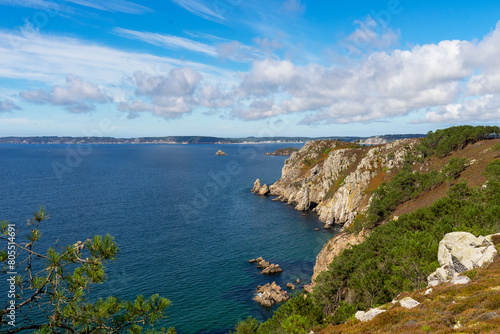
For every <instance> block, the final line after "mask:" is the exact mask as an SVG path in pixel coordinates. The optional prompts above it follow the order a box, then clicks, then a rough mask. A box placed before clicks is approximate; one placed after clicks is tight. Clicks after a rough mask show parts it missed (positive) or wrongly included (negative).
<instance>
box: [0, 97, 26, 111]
mask: <svg viewBox="0 0 500 334" xmlns="http://www.w3.org/2000/svg"><path fill="white" fill-rule="evenodd" d="M12 110H21V108H19V107H18V106H17V105H15V104H14V102H12V101H11V100H4V101H0V113H1V112H7V111H12Z"/></svg>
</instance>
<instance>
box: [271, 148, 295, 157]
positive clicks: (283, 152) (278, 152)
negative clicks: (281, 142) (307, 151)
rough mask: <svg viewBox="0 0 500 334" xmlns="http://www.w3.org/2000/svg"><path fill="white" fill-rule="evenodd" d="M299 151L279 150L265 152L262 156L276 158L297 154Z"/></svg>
mask: <svg viewBox="0 0 500 334" xmlns="http://www.w3.org/2000/svg"><path fill="white" fill-rule="evenodd" d="M298 150H299V149H298V148H295V147H287V148H279V149H277V150H276V151H274V152H273V153H271V152H266V153H264V155H278V156H290V155H292V153H294V152H297V151H298Z"/></svg>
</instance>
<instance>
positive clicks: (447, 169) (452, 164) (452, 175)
mask: <svg viewBox="0 0 500 334" xmlns="http://www.w3.org/2000/svg"><path fill="white" fill-rule="evenodd" d="M466 167H467V159H465V158H451V159H450V161H449V162H448V164H447V165H446V166H444V167H443V170H442V171H441V174H442V175H443V177H444V178H445V179H446V180H447V181H453V180H455V179H456V178H457V176H458V175H460V173H461V172H462V171H463V170H464V169H465V168H466Z"/></svg>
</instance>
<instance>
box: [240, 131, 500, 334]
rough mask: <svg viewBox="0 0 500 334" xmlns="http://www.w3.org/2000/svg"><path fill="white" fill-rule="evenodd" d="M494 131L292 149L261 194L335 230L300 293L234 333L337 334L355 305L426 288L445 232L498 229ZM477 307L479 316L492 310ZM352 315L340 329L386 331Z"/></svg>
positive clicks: (499, 177) (498, 143) (499, 167)
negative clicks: (337, 231)
mask: <svg viewBox="0 0 500 334" xmlns="http://www.w3.org/2000/svg"><path fill="white" fill-rule="evenodd" d="M499 137H500V131H499V128H498V127H471V126H461V127H454V128H449V129H445V130H438V131H436V132H435V133H432V132H430V133H429V134H428V136H427V137H426V138H423V139H407V140H400V141H396V142H394V143H391V144H385V145H377V146H371V147H365V146H360V145H354V144H347V143H341V142H336V141H322V142H313V143H308V144H306V145H305V146H304V147H303V148H302V149H301V150H300V151H299V152H296V153H294V154H292V156H291V157H290V158H289V159H288V160H287V161H286V162H285V166H284V167H283V170H282V177H281V178H280V180H278V181H277V182H275V183H274V184H273V185H271V186H270V187H268V188H269V191H268V192H267V195H274V196H277V199H279V200H282V201H284V202H287V203H288V204H291V205H294V206H295V208H296V209H297V210H312V211H315V212H316V213H317V214H318V217H319V219H321V220H322V221H324V222H325V227H329V226H331V225H332V224H340V225H341V226H342V233H340V234H339V235H337V236H335V237H334V238H333V239H332V240H330V241H329V242H328V243H327V244H326V245H325V246H324V247H323V249H322V250H321V252H320V254H319V255H318V257H317V259H316V266H315V270H314V276H313V282H312V284H311V285H309V286H307V287H306V288H305V289H304V290H306V291H307V292H308V294H307V295H306V297H303V296H302V295H299V296H297V297H295V298H292V299H291V300H290V301H289V302H287V303H286V304H284V305H283V306H281V307H280V308H279V309H278V311H277V312H275V314H274V316H273V318H271V319H269V320H268V321H266V322H265V323H262V324H260V325H259V326H258V327H254V331H253V332H251V331H250V332H244V331H237V333H240V332H241V333H273V334H275V333H305V332H310V331H311V330H312V329H314V332H315V333H319V332H320V331H321V330H322V329H324V328H325V327H326V328H328V330H326V329H325V331H324V332H321V333H337V332H339V333H340V332H343V331H342V328H344V327H336V326H338V325H340V324H342V323H344V322H346V321H348V320H349V319H352V317H353V315H354V313H356V311H357V310H367V309H369V308H371V307H375V306H378V305H386V303H388V302H390V301H391V300H392V299H393V298H395V297H396V296H398V295H400V294H401V293H410V294H412V296H413V292H412V291H415V290H418V289H422V288H424V287H426V286H427V277H428V276H429V275H430V274H431V273H432V272H433V271H434V270H436V268H438V267H439V265H438V262H437V253H438V245H439V243H440V241H441V239H442V238H443V236H444V235H446V234H447V233H450V232H454V231H466V232H470V233H472V234H473V235H475V236H479V235H488V234H490V235H491V234H495V233H498V232H500V197H499V196H498V194H499V191H500V159H498V157H499V155H500V154H499V153H500V139H499ZM256 183H257V182H256ZM262 187H264V188H265V187H267V186H266V185H264V186H262ZM260 194H262V192H260ZM497 261H498V260H497ZM485 275H489V274H485ZM492 275H493V276H495V271H493V272H492ZM472 284H473V283H472ZM492 284H497V283H492ZM468 286H469V285H466V286H465V289H467V287H468ZM457 289H458V288H457ZM485 289H488V288H485ZM478 290H479V289H478ZM437 293H438V292H437V291H436V292H435V294H436V296H438V295H437ZM415 296H416V295H415ZM432 296H434V294H431V297H432ZM431 297H428V296H426V298H427V299H429V298H431ZM415 298H417V297H415ZM418 298H420V297H418ZM495 298H496V297H495ZM495 298H493V299H494V300H496V299H495ZM427 299H426V300H427ZM438 299H439V298H437V299H436V300H438ZM420 300H423V299H422V298H420ZM471 300H473V299H471ZM495 305H496V304H495ZM482 306H484V305H477V309H478V312H479V313H480V312H483V311H484V310H489V309H488V307H482ZM386 307H387V306H386ZM431 307H432V306H431ZM495 307H497V308H498V305H497V306H495ZM443 312H444V311H443ZM485 312H486V311H485ZM387 313H388V312H387ZM479 313H478V314H477V316H480V314H479ZM483 313H484V312H483ZM498 316H500V315H498ZM394 319H397V318H394ZM464 319H468V320H467V321H469V320H470V318H464ZM248 321H250V320H248ZM248 321H247V323H245V325H247V324H248ZM349 321H350V322H348V323H347V324H346V325H341V326H353V327H352V328H358V327H356V326H359V328H364V331H363V329H362V330H360V331H359V332H364V333H368V332H381V333H382V332H384V329H381V330H380V331H378V329H376V328H375V329H374V328H373V327H372V329H370V330H368V328H369V327H366V326H365V325H364V324H363V325H359V324H358V323H359V321H358V322H356V320H354V321H353V320H349ZM408 321H409V320H408ZM412 321H413V320H412ZM414 321H415V322H417V321H418V320H414ZM435 321H436V322H438V320H437V319H436V320H435ZM462 323H463V321H462ZM242 324H243V323H242ZM240 325H241V324H240ZM392 325H393V326H394V322H392ZM454 325H456V322H455V323H453V324H452V325H451V327H450V324H446V325H444V327H446V329H447V330H449V329H450V328H453V326H454ZM242 326H243V325H242ZM363 326H365V327H363ZM426 326H430V325H428V324H426ZM433 326H434V325H433ZM345 328H347V327H345ZM415 328H416V327H415ZM426 328H428V327H424V329H426ZM429 328H432V331H433V332H435V331H434V330H435V328H434V327H432V326H430V327H429ZM349 330H350V329H349ZM356 330H357V329H356ZM429 331H430V330H429ZM346 332H349V331H346ZM424 332H425V330H424ZM444 332H446V331H444Z"/></svg>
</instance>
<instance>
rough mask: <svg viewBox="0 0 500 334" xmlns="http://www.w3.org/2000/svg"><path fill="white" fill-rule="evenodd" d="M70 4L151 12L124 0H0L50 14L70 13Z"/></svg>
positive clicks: (125, 11) (134, 12) (126, 11)
mask: <svg viewBox="0 0 500 334" xmlns="http://www.w3.org/2000/svg"><path fill="white" fill-rule="evenodd" d="M70 3H71V4H76V5H80V6H83V7H88V8H93V9H97V10H102V11H107V12H120V13H125V14H144V13H146V12H152V10H151V9H150V8H148V7H145V6H142V5H138V4H135V3H133V2H130V1H126V0H107V1H95V0H66V1H48V0H0V5H7V6H15V7H25V8H33V9H41V10H45V11H47V12H50V13H51V14H52V13H54V14H57V13H58V12H64V13H71V12H73V11H72V10H70V9H69V6H70Z"/></svg>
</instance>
